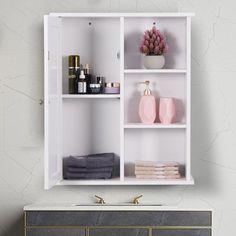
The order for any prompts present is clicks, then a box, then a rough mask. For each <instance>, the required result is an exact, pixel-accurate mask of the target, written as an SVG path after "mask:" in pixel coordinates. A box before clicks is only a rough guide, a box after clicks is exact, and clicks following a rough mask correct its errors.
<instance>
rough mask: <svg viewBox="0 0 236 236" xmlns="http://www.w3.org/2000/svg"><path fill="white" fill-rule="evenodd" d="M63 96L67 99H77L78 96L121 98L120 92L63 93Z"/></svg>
mask: <svg viewBox="0 0 236 236" xmlns="http://www.w3.org/2000/svg"><path fill="white" fill-rule="evenodd" d="M62 98H65V99H72V98H73V99H77V98H95V99H97V98H98V99H101V98H105V99H111V98H120V94H63V95H62Z"/></svg>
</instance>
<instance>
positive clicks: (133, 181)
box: [124, 176, 194, 185]
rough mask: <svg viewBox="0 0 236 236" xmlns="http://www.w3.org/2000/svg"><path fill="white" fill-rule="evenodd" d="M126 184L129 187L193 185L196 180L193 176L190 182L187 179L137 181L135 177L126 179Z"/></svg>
mask: <svg viewBox="0 0 236 236" xmlns="http://www.w3.org/2000/svg"><path fill="white" fill-rule="evenodd" d="M124 182H125V183H126V184H127V185H183V184H184V185H192V184H194V179H193V177H192V176H191V178H190V180H187V179H186V178H180V179H158V180H155V179H154V180H153V179H136V178H135V177H134V176H128V177H125V179H124Z"/></svg>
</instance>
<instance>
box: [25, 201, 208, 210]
mask: <svg viewBox="0 0 236 236" xmlns="http://www.w3.org/2000/svg"><path fill="white" fill-rule="evenodd" d="M163 210H164V211H186V210H187V211H188V210H191V211H201V210H202V211H206V210H207V211H209V210H210V211H211V210H212V209H206V208H204V209H203V208H200V209H199V208H198V209H194V208H180V207H178V206H171V205H158V204H153V205H151V204H150V205H147V204H140V205H134V204H131V203H130V204H129V203H127V204H105V205H100V204H96V203H94V204H76V203H56V204H55V203H53V204H49V203H47V204H44V203H43V204H32V205H27V206H24V211H163Z"/></svg>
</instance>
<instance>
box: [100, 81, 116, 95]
mask: <svg viewBox="0 0 236 236" xmlns="http://www.w3.org/2000/svg"><path fill="white" fill-rule="evenodd" d="M104 93H106V94H119V93H120V83H118V82H110V83H105V88H104Z"/></svg>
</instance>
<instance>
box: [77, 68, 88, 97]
mask: <svg viewBox="0 0 236 236" xmlns="http://www.w3.org/2000/svg"><path fill="white" fill-rule="evenodd" d="M77 84H78V94H85V93H87V83H86V78H85V74H84V70H80V75H79V77H78V78H77Z"/></svg>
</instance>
